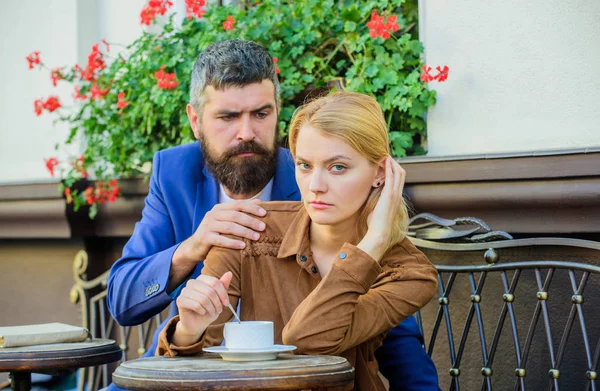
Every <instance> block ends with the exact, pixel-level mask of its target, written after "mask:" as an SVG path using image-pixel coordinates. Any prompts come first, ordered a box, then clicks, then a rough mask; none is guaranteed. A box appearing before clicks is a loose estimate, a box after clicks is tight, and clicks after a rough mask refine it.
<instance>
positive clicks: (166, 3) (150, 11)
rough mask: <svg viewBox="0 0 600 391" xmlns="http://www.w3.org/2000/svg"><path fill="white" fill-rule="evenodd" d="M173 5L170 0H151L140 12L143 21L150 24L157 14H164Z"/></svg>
mask: <svg viewBox="0 0 600 391" xmlns="http://www.w3.org/2000/svg"><path fill="white" fill-rule="evenodd" d="M171 6H173V3H172V2H171V1H170V0H150V1H149V2H148V4H146V6H145V7H144V8H143V9H142V12H141V13H140V18H141V23H142V24H145V25H147V26H150V24H151V23H152V21H154V18H156V16H157V15H164V14H165V13H167V8H169V7H171Z"/></svg>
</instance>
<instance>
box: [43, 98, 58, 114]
mask: <svg viewBox="0 0 600 391" xmlns="http://www.w3.org/2000/svg"><path fill="white" fill-rule="evenodd" d="M42 107H43V108H44V109H46V110H48V111H49V112H51V113H52V112H53V111H54V110H56V109H58V108H59V107H61V105H60V101H59V100H58V97H57V96H54V95H52V96H50V97H48V99H46V101H45V102H44V104H43V105H42Z"/></svg>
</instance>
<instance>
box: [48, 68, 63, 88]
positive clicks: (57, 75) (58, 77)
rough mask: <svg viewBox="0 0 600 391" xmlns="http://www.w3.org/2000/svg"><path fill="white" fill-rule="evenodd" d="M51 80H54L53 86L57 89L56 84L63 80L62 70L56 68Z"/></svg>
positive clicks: (51, 74) (51, 73)
mask: <svg viewBox="0 0 600 391" xmlns="http://www.w3.org/2000/svg"><path fill="white" fill-rule="evenodd" d="M50 79H51V80H52V85H53V86H54V87H56V83H57V82H58V81H59V80H62V79H63V77H62V74H61V73H60V68H55V69H53V70H52V72H50Z"/></svg>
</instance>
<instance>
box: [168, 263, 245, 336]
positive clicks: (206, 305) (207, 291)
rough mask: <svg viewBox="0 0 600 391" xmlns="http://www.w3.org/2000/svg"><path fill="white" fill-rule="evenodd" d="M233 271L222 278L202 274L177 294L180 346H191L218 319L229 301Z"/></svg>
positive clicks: (177, 333) (177, 332) (175, 334)
mask: <svg viewBox="0 0 600 391" xmlns="http://www.w3.org/2000/svg"><path fill="white" fill-rule="evenodd" d="M232 277H233V274H231V272H227V273H225V274H223V276H222V277H221V278H220V279H217V278H215V277H211V276H206V275H200V276H198V278H196V279H195V280H189V281H188V282H187V284H186V286H185V288H183V289H182V290H181V294H180V295H179V297H178V298H177V309H178V310H179V323H177V326H176V328H175V333H174V334H173V341H172V342H173V343H174V344H175V345H177V346H189V345H192V344H194V343H196V342H198V340H199V339H200V337H201V336H202V334H203V333H204V331H205V330H206V329H207V328H208V326H209V325H210V324H211V323H212V322H214V321H215V320H216V319H217V318H218V317H219V315H220V314H221V312H223V306H227V305H228V304H229V296H228V295H227V288H229V283H230V282H231V278H232Z"/></svg>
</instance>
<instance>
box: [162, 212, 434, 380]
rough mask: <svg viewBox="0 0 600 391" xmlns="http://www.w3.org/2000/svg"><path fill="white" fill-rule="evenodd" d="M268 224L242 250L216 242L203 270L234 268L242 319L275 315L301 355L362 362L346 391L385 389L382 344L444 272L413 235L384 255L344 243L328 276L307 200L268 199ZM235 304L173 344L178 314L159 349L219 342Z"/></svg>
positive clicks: (170, 351) (194, 349)
mask: <svg viewBox="0 0 600 391" xmlns="http://www.w3.org/2000/svg"><path fill="white" fill-rule="evenodd" d="M261 206H262V207H263V208H264V209H265V210H266V211H267V215H266V216H265V217H264V218H263V219H262V220H263V221H264V222H265V224H266V230H265V231H264V232H263V233H262V235H261V238H260V239H259V240H258V241H249V240H247V241H246V248H245V249H244V250H242V251H239V250H231V249H225V248H221V247H213V248H212V250H211V251H210V252H209V254H208V256H207V258H206V260H205V262H204V268H203V269H202V273H203V274H207V275H211V276H214V277H220V276H222V275H223V274H224V273H225V272H227V271H231V272H233V279H232V281H231V284H230V286H229V300H230V302H231V304H232V305H233V306H234V307H235V306H236V305H237V303H238V300H241V306H240V318H241V319H242V320H270V321H272V322H273V323H274V329H275V343H276V344H282V343H283V344H287V345H295V346H297V347H298V348H297V350H295V351H294V352H295V353H297V354H330V355H339V356H343V357H345V358H346V359H347V360H348V361H349V362H350V364H352V366H353V367H354V368H355V381H354V384H353V385H351V386H349V387H346V388H344V390H364V391H370V390H385V388H384V385H383V383H382V381H381V379H380V378H379V376H378V365H377V361H376V360H375V355H374V353H375V350H376V349H377V348H378V347H379V346H381V343H382V341H383V338H384V337H385V334H386V333H387V332H388V331H389V330H391V329H392V328H394V327H395V326H396V325H398V324H399V323H400V322H401V321H402V320H404V319H405V318H406V317H408V316H410V315H412V314H413V313H415V312H416V311H417V310H418V309H420V308H421V307H423V306H424V305H425V304H427V303H428V302H429V300H430V299H431V298H432V296H433V294H434V292H435V289H436V287H437V272H436V270H435V268H434V267H433V265H432V264H431V263H430V262H429V260H428V259H427V257H425V255H424V254H423V253H422V252H421V251H419V250H418V249H417V248H416V247H415V246H414V245H413V244H412V243H411V242H410V241H409V240H408V239H404V240H403V241H402V242H401V243H399V244H397V245H395V246H394V247H393V248H391V249H390V250H388V251H387V252H386V253H385V254H384V256H383V257H382V259H381V261H380V262H376V261H375V260H374V259H373V258H371V257H370V256H369V255H368V254H366V253H365V252H363V251H362V250H360V249H359V248H357V247H356V246H354V245H352V244H349V243H345V244H344V245H343V246H342V248H341V249H340V251H339V253H338V256H337V257H336V259H335V260H334V262H333V265H332V267H331V270H330V271H329V272H328V273H327V275H326V276H325V277H324V278H321V276H320V274H319V270H318V269H317V266H316V264H315V262H314V260H313V257H312V253H311V250H310V245H309V236H308V230H309V226H310V217H309V216H308V213H307V212H306V210H305V208H304V206H303V205H302V203H300V202H287V201H286V202H269V203H264V204H261ZM232 318H233V315H232V314H231V312H230V311H223V312H222V313H221V316H220V317H219V318H218V319H217V320H216V321H215V322H214V323H213V324H212V325H211V326H210V327H209V328H208V329H207V330H206V332H205V333H204V335H203V336H202V338H201V340H200V341H198V342H197V343H196V344H194V345H191V346H175V345H173V344H172V343H171V341H172V335H173V332H174V331H175V326H176V324H177V322H178V320H179V317H178V316H175V317H174V318H173V319H171V321H170V322H169V323H168V324H167V326H166V327H165V328H164V329H163V331H162V333H161V334H160V337H159V345H158V350H157V352H156V354H157V355H165V356H176V355H194V354H202V348H203V347H204V346H216V345H220V344H221V342H222V340H223V324H224V323H225V322H229V321H231V320H232Z"/></svg>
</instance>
